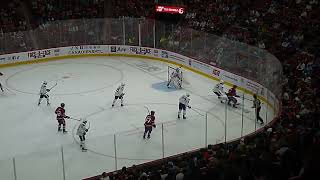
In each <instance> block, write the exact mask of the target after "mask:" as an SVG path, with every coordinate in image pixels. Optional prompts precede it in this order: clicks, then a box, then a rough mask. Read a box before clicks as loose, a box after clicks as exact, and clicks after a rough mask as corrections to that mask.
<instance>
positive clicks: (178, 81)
mask: <svg viewBox="0 0 320 180" xmlns="http://www.w3.org/2000/svg"><path fill="white" fill-rule="evenodd" d="M172 84H173V86H174V87H175V88H177V89H181V88H182V71H181V68H179V67H177V68H176V69H175V71H173V72H172V73H171V75H170V80H169V82H168V84H167V87H168V88H169V87H170V86H171V85H172Z"/></svg>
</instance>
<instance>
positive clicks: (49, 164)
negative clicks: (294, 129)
mask: <svg viewBox="0 0 320 180" xmlns="http://www.w3.org/2000/svg"><path fill="white" fill-rule="evenodd" d="M169 65H170V66H173V67H174V65H171V64H167V63H164V62H161V61H156V60H149V59H138V58H126V57H108V56H106V57H94V58H93V57H87V58H75V59H65V60H59V61H50V62H45V63H38V64H30V65H19V66H12V67H6V68H1V69H0V72H2V73H3V74H4V75H3V76H1V77H0V81H1V83H2V84H3V85H4V86H5V88H4V90H5V92H0V109H1V120H0V122H1V126H2V128H1V131H0V142H1V143H0V149H1V150H0V179H6V180H11V179H14V178H13V177H14V174H13V172H14V170H13V169H14V168H15V169H16V177H17V179H24V180H28V179H30V180H31V179H55V180H57V179H63V176H62V174H63V173H65V176H66V179H81V178H84V177H89V176H94V175H97V174H100V173H101V172H102V171H113V170H115V169H116V167H117V169H119V168H121V167H122V166H130V165H133V164H140V163H143V162H148V161H151V160H155V159H160V158H162V157H163V156H164V157H167V156H171V155H175V154H178V153H182V152H186V151H190V150H193V149H197V148H200V147H204V146H205V145H206V144H216V143H220V142H224V141H225V139H226V140H227V141H229V140H232V139H235V138H238V137H240V136H241V133H243V135H245V134H249V133H252V132H254V130H255V129H258V128H261V125H260V124H258V123H255V116H254V109H252V108H251V106H252V102H251V101H249V100H246V101H244V102H243V101H242V99H241V98H240V99H239V102H240V103H241V105H240V106H239V108H237V109H234V108H232V107H230V106H225V104H222V103H220V101H219V100H218V99H217V97H216V96H215V95H214V94H213V92H212V89H213V87H214V85H215V84H216V83H217V82H216V81H213V80H211V79H208V78H206V77H203V76H201V75H198V74H195V73H193V72H191V71H188V70H186V69H183V70H184V71H183V72H184V74H185V77H186V79H187V81H188V83H185V84H184V88H183V89H180V90H177V89H174V88H169V89H168V88H167V87H166V83H167V68H168V66H169ZM43 81H47V82H48V87H49V88H50V87H52V86H53V85H54V84H55V83H57V86H56V87H54V88H53V89H52V90H51V91H50V92H49V95H50V101H51V105H50V106H47V105H46V101H45V99H43V100H42V104H41V105H40V106H37V102H38V98H39V95H38V93H39V89H40V86H41V84H42V82H43ZM122 82H123V83H125V84H126V86H125V90H124V92H125V96H124V106H123V107H120V102H119V101H118V102H117V103H116V105H115V107H114V108H111V104H112V101H113V98H114V91H115V89H116V88H117V87H118V86H119V85H120V84H121V83H122ZM229 88H230V87H228V86H225V90H228V89H229ZM186 92H188V93H190V95H191V96H190V99H191V100H190V105H191V107H192V109H188V110H187V119H185V120H184V119H177V111H178V99H179V98H180V96H182V95H183V94H185V93H186ZM238 93H239V94H240V95H242V93H241V92H240V91H238ZM245 97H246V99H252V97H251V96H249V95H246V96H245ZM62 102H63V103H65V104H66V107H65V109H66V115H68V116H71V117H73V118H77V119H79V118H85V119H87V120H88V121H89V122H90V129H89V131H88V133H87V139H86V144H87V148H88V151H87V152H82V151H81V150H80V148H79V144H78V143H79V142H78V141H79V139H78V137H77V136H76V134H75V132H76V129H77V127H78V125H79V122H78V121H75V120H67V122H66V123H67V130H68V133H67V134H62V133H61V132H57V121H56V119H55V118H56V117H55V114H54V110H55V109H56V108H57V107H58V106H59V105H60V103H62ZM146 107H147V108H148V109H150V110H154V111H155V112H156V114H155V116H156V124H157V128H156V129H154V131H153V132H152V135H151V139H149V140H148V139H146V140H144V139H143V138H142V135H143V130H144V127H143V124H144V119H145V116H146V115H147V113H148V111H147V108H146ZM261 116H262V118H263V119H264V120H265V121H267V122H270V121H271V119H273V117H274V114H273V111H272V110H271V108H270V107H267V106H266V105H265V104H263V107H262V110H261ZM241 127H243V128H241ZM225 130H226V131H225ZM13 157H14V158H13ZM115 157H117V158H115ZM62 162H64V163H62ZM63 166H64V169H65V172H63Z"/></svg>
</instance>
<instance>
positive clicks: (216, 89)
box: [213, 80, 227, 103]
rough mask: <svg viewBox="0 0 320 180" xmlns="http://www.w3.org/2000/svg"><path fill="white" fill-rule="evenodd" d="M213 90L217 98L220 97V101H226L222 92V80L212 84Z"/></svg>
mask: <svg viewBox="0 0 320 180" xmlns="http://www.w3.org/2000/svg"><path fill="white" fill-rule="evenodd" d="M213 92H214V93H215V94H216V95H217V96H218V99H220V102H221V103H223V102H226V101H227V95H226V93H225V92H224V81H223V80H220V82H219V83H218V84H216V85H215V86H214V88H213Z"/></svg>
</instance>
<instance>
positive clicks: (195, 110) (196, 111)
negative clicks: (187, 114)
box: [190, 108, 204, 116]
mask: <svg viewBox="0 0 320 180" xmlns="http://www.w3.org/2000/svg"><path fill="white" fill-rule="evenodd" d="M190 109H192V110H193V111H194V112H196V113H198V114H199V115H201V116H204V115H203V114H201V113H200V112H199V111H197V110H195V109H193V108H190Z"/></svg>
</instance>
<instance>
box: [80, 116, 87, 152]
mask: <svg viewBox="0 0 320 180" xmlns="http://www.w3.org/2000/svg"><path fill="white" fill-rule="evenodd" d="M86 124H87V121H86V120H84V121H83V122H82V123H81V124H80V125H79V127H78V130H77V135H78V136H79V138H80V148H81V150H82V151H87V148H86V145H85V140H86V133H87V132H88V129H87V128H86Z"/></svg>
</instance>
